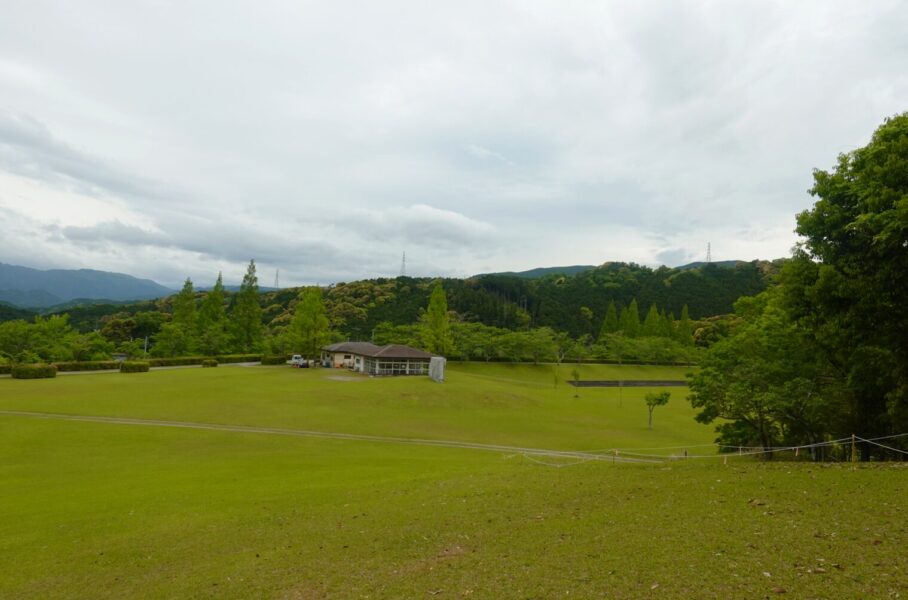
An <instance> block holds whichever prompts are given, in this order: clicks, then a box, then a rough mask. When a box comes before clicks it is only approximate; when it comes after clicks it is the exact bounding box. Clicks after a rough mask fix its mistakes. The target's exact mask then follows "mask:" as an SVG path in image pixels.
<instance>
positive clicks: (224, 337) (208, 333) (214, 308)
mask: <svg viewBox="0 0 908 600" xmlns="http://www.w3.org/2000/svg"><path fill="white" fill-rule="evenodd" d="M224 301H225V296H224V281H223V277H222V276H221V273H218V278H217V281H215V283H214V287H213V288H212V289H211V291H209V292H208V293H207V294H206V295H205V298H204V299H203V300H202V305H201V306H200V307H199V313H198V319H197V321H196V335H197V336H198V342H197V345H198V348H199V351H200V352H202V353H203V354H218V353H219V352H223V351H225V350H226V349H227V345H228V343H229V335H228V333H227V314H226V311H225V309H224Z"/></svg>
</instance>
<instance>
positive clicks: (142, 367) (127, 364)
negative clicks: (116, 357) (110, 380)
mask: <svg viewBox="0 0 908 600" xmlns="http://www.w3.org/2000/svg"><path fill="white" fill-rule="evenodd" d="M148 369H149V364H148V361H147V360H125V361H123V362H121V363H120V373H147V372H148Z"/></svg>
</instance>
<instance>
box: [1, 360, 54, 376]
mask: <svg viewBox="0 0 908 600" xmlns="http://www.w3.org/2000/svg"><path fill="white" fill-rule="evenodd" d="M10 375H12V378H13V379H53V378H54V377H56V376H57V367H56V366H54V365H47V364H42V363H37V364H30V365H25V364H15V365H13V366H12V368H11V369H10Z"/></svg>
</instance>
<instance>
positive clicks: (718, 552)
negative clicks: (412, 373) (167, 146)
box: [0, 365, 908, 598]
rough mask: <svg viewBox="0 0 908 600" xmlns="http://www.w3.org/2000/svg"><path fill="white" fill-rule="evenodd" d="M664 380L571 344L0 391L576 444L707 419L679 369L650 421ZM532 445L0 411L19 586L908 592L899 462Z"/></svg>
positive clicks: (96, 379)
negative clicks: (477, 361) (543, 351)
mask: <svg viewBox="0 0 908 600" xmlns="http://www.w3.org/2000/svg"><path fill="white" fill-rule="evenodd" d="M572 368H573V367H571V366H569V367H566V368H565V367H562V369H564V370H565V372H564V373H563V375H564V377H563V379H567V378H570V374H569V373H570V370H571V369H572ZM616 368H617V367H606V366H584V367H583V369H584V373H583V374H582V377H583V378H585V379H594V378H595V379H612V378H617V377H613V376H612V373H613V372H614V369H616ZM622 369H623V371H622V373H623V374H622V377H623V378H628V379H630V378H631V377H630V376H629V373H630V371H631V368H629V367H622ZM624 369H627V371H624ZM634 369H639V375H638V377H637V378H639V379H674V378H679V376H678V373H679V372H683V370H675V371H668V370H663V369H658V368H649V369H647V368H634ZM646 391H647V390H641V389H633V390H623V391H622V392H621V394H622V395H621V398H620V399H619V397H618V390H615V389H596V390H590V389H584V390H580V391H579V392H578V390H576V389H574V388H572V387H570V386H567V385H565V384H563V383H561V384H559V385H557V386H556V385H555V377H554V376H553V374H552V368H551V367H530V366H506V365H454V366H452V368H451V369H450V370H449V381H448V382H447V383H445V384H443V385H438V384H433V383H431V382H429V381H428V380H426V379H424V378H384V379H368V378H358V377H350V376H349V375H348V374H347V373H345V372H339V371H327V370H315V371H307V370H296V369H288V368H282V367H275V368H268V367H256V368H241V367H231V368H218V369H204V370H203V369H184V370H173V371H158V372H152V373H147V374H137V375H121V374H106V375H105V374H97V375H94V374H93V375H79V376H69V377H59V378H57V379H54V380H38V381H17V380H9V379H4V380H0V410H6V411H30V412H44V413H58V414H69V415H94V416H102V417H129V418H138V419H162V420H168V421H192V422H196V423H220V424H225V425H246V426H254V427H281V428H289V429H306V430H316V431H330V432H340V433H359V434H368V435H379V436H402V437H418V438H422V439H436V440H459V441H472V442H479V443H486V444H507V445H515V446H524V447H532V448H549V449H561V450H597V449H604V448H612V447H621V448H650V447H662V446H674V447H676V449H675V450H673V451H666V452H676V451H677V449H680V448H684V447H690V448H692V449H693V448H695V447H697V446H699V445H701V444H708V443H709V442H710V441H711V440H712V438H713V434H712V432H711V431H710V429H709V428H707V427H704V426H701V425H698V424H697V423H696V422H694V421H693V419H692V418H691V415H692V413H691V410H690V408H689V407H688V406H687V404H686V403H685V402H684V401H683V389H677V388H675V389H672V390H671V391H672V400H671V402H670V403H669V405H668V406H666V407H662V408H660V409H657V412H656V422H655V428H654V430H652V431H649V430H648V429H647V428H646V409H645V407H644V406H643V402H642V395H643V394H644V393H645V392H646ZM575 396H577V397H575ZM697 452H699V453H703V452H712V451H711V450H710V449H708V448H698V450H697ZM536 460H537V459H534V457H533V456H526V455H524V454H523V453H520V452H492V451H481V450H470V449H460V448H443V447H430V446H415V445H403V444H396V443H384V442H368V441H351V440H337V439H318V438H305V437H294V436H285V435H270V434H266V433H249V432H233V431H211V430H203V429H185V428H174V427H160V426H155V427H153V426H141V425H126V424H113V423H99V422H81V421H69V420H59V419H43V418H35V417H27V416H15V415H10V414H0V490H2V493H0V556H2V557H3V560H2V561H0V597H2V598H49V597H54V598H58V597H59V598H67V597H73V598H124V597H152V598H175V597H179V598H184V597H190V598H207V597H212V598H323V597H328V598H464V597H467V598H553V597H579V598H637V597H640V598H651V597H652V598H655V597H663V598H691V597H697V598H760V597H766V596H776V595H780V594H783V593H784V594H788V597H797V598H808V597H810V598H814V597H815V598H844V597H863V598H888V597H898V594H899V593H901V594H902V595H903V596H904V595H905V593H906V582H908V571H906V569H908V556H906V553H905V552H903V551H902V550H903V549H904V548H905V547H906V542H908V519H906V512H905V508H904V496H905V492H906V488H908V479H906V477H908V471H906V470H905V469H904V468H902V466H901V465H881V466H876V467H866V468H863V467H862V468H860V469H858V470H854V471H853V470H851V469H850V468H849V467H848V466H846V465H831V466H817V465H810V464H803V463H800V464H793V463H779V464H761V463H758V462H754V461H750V460H747V459H738V458H733V459H731V460H730V461H729V464H728V465H723V461H722V459H721V458H712V459H702V460H699V461H698V460H688V461H671V462H664V463H659V464H652V465H651V464H630V465H629V464H612V463H609V462H598V461H587V462H578V463H576V464H570V462H566V461H563V460H556V459H544V460H542V462H551V463H557V464H567V465H569V466H564V467H562V468H553V467H550V466H545V465H543V464H539V462H537V461H536Z"/></svg>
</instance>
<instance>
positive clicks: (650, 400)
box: [646, 392, 671, 429]
mask: <svg viewBox="0 0 908 600" xmlns="http://www.w3.org/2000/svg"><path fill="white" fill-rule="evenodd" d="M670 397H671V392H660V393H658V394H655V393H653V392H650V393H649V394H647V395H646V408H648V409H649V428H650V429H652V428H653V411H654V410H656V407H657V406H665V405H666V404H668V399H669V398H670Z"/></svg>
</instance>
